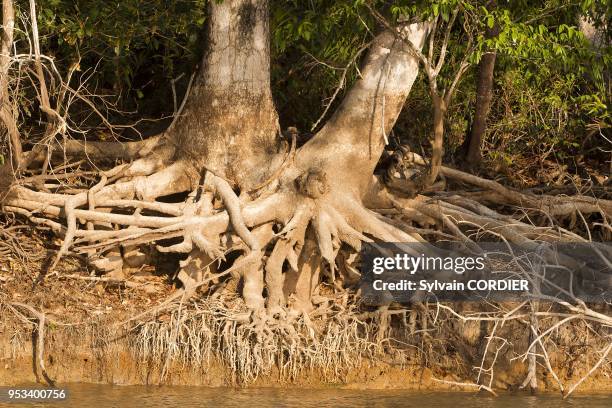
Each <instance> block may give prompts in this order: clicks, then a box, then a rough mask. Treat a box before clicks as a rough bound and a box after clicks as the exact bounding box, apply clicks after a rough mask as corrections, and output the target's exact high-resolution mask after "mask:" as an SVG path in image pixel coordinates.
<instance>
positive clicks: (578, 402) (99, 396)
mask: <svg viewBox="0 0 612 408" xmlns="http://www.w3.org/2000/svg"><path fill="white" fill-rule="evenodd" d="M65 388H66V389H67V392H68V394H67V395H68V397H67V399H66V400H65V401H62V402H45V403H41V402H32V403H27V404H24V403H16V402H14V401H13V402H0V407H2V408H4V407H7V408H10V407H15V406H28V407H71V408H72V407H87V408H96V407H104V408H106V407H116V408H162V407H163V408H172V407H179V408H189V407H240V408H255V407H313V408H325V407H351V408H353V407H418V408H438V407H449V408H460V407H476V408H478V407H482V408H485V407H486V408H489V407H490V408H522V407H534V408H557V407H559V408H563V407H589V408H600V407H601V408H604V407H605V408H609V407H612V394H589V395H580V394H578V395H576V396H574V397H572V398H570V399H569V400H567V401H563V400H562V399H561V397H560V396H559V395H555V394H541V395H537V396H530V395H525V394H514V395H510V394H507V395H501V396H499V397H492V396H490V395H485V394H474V393H467V392H450V393H449V392H416V391H381V390H365V391H353V390H343V389H325V390H320V389H317V390H309V389H282V388H275V389H272V388H263V389H262V388H257V389H233V388H205V387H144V386H112V385H85V384H74V385H68V386H65Z"/></svg>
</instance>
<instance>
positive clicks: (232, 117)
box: [166, 0, 278, 189]
mask: <svg viewBox="0 0 612 408" xmlns="http://www.w3.org/2000/svg"><path fill="white" fill-rule="evenodd" d="M209 4H210V6H209V9H210V12H209V18H208V28H207V33H206V43H207V48H206V51H205V53H204V57H203V58H202V63H201V67H200V71H199V72H198V73H197V76H196V77H195V80H194V83H193V86H192V88H191V90H190V93H189V95H188V99H187V103H186V105H185V108H184V110H183V111H182V112H181V116H180V118H179V119H178V121H177V122H176V125H175V126H173V127H172V128H171V129H169V131H168V132H167V135H166V136H167V138H168V139H170V142H171V143H172V144H174V146H175V147H176V152H175V157H174V158H175V159H179V160H183V161H185V162H186V163H188V164H189V166H188V167H189V168H190V169H191V170H192V171H193V172H195V173H196V174H197V173H199V171H200V170H201V169H202V168H206V169H207V170H209V171H211V172H213V173H214V174H216V175H217V176H220V177H222V178H224V179H227V180H229V181H230V182H231V183H232V184H233V185H234V186H237V187H240V188H243V189H244V188H247V189H248V188H249V187H252V186H253V185H255V184H257V183H258V182H260V181H261V180H262V179H264V178H265V176H266V175H267V172H268V171H269V170H270V161H269V157H270V155H273V154H274V153H276V150H277V147H278V144H277V136H278V117H277V113H276V109H275V107H274V103H273V102H272V93H271V89H270V44H269V17H268V0H227V1H223V2H217V1H211V2H209ZM196 174H193V176H195V177H197V176H196ZM196 181H197V180H196Z"/></svg>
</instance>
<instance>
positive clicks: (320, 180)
mask: <svg viewBox="0 0 612 408" xmlns="http://www.w3.org/2000/svg"><path fill="white" fill-rule="evenodd" d="M296 185H297V189H298V191H299V192H300V193H302V194H303V195H305V196H307V197H310V198H319V197H321V196H323V195H325V194H326V193H327V192H328V191H329V182H328V180H327V174H326V173H325V172H324V171H321V170H319V169H310V170H308V171H305V172H304V173H302V174H301V175H300V176H299V177H298V178H297V179H296Z"/></svg>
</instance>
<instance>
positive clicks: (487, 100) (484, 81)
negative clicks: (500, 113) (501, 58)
mask: <svg viewBox="0 0 612 408" xmlns="http://www.w3.org/2000/svg"><path fill="white" fill-rule="evenodd" d="M495 6H496V2H495V1H494V0H493V1H490V2H489V4H488V5H487V7H488V8H492V7H495ZM498 34H499V25H498V24H495V25H494V26H493V27H492V28H487V30H486V32H485V36H486V38H494V37H496V36H497V35H498ZM496 57H497V53H496V52H495V51H493V50H489V51H488V52H485V53H484V55H483V56H482V59H481V60H480V63H479V64H478V79H477V83H476V109H475V111H474V119H473V122H472V129H471V131H470V134H469V135H468V140H467V141H466V143H465V145H466V156H465V160H466V161H467V162H468V163H469V164H470V165H478V164H479V163H480V161H481V160H482V153H481V149H482V140H483V139H484V136H485V133H486V131H487V117H488V116H489V111H490V110H491V100H492V99H493V73H494V71H495V59H496Z"/></svg>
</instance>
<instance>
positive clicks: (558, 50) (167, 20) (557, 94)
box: [17, 0, 612, 162]
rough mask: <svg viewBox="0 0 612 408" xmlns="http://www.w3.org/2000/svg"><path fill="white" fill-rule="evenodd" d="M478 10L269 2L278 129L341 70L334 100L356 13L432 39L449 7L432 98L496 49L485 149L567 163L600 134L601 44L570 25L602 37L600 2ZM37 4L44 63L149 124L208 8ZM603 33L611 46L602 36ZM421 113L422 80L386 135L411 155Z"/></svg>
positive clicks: (470, 4) (100, 0)
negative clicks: (413, 27)
mask: <svg viewBox="0 0 612 408" xmlns="http://www.w3.org/2000/svg"><path fill="white" fill-rule="evenodd" d="M483 4H485V2H483V1H480V0H421V1H408V0H393V1H392V0H308V1H305V0H271V22H270V27H271V34H272V36H271V41H272V54H273V55H272V84H273V93H274V96H275V99H276V103H277V106H278V108H279V111H280V113H281V122H282V124H283V126H289V125H297V126H298V127H299V128H300V129H305V130H307V129H310V127H311V126H312V125H313V123H314V122H315V121H316V120H317V118H318V117H319V116H320V114H321V113H322V111H323V109H324V106H325V105H326V104H327V103H328V102H329V98H330V97H331V96H332V94H333V93H334V92H335V90H336V88H337V87H338V86H339V83H340V79H341V78H342V77H343V74H344V72H345V70H346V76H345V77H346V78H345V79H346V81H345V83H343V84H342V85H343V88H342V92H345V91H346V89H348V88H349V87H350V85H351V83H352V82H353V81H354V80H356V79H357V78H358V70H357V66H358V64H355V63H351V62H353V60H354V57H355V55H356V53H357V52H358V51H359V50H360V49H362V48H363V47H364V46H365V45H367V44H368V42H369V41H371V40H372V38H373V37H374V35H375V34H376V33H377V32H379V31H380V29H381V26H380V24H379V23H378V22H377V21H376V19H375V18H373V16H372V14H371V13H370V10H369V8H368V7H372V8H374V9H375V10H377V11H378V12H379V13H380V14H381V15H383V16H384V17H385V18H386V19H387V20H388V22H389V24H396V23H397V22H398V21H407V20H411V19H412V20H423V19H430V18H436V17H439V18H440V19H441V21H442V26H441V27H442V29H443V28H444V27H445V25H446V24H447V23H448V21H449V20H450V16H451V15H452V13H453V10H455V9H456V8H457V7H459V8H460V13H459V14H458V17H457V21H456V23H455V25H454V26H453V29H452V31H451V36H450V43H449V47H448V52H449V55H448V56H447V60H446V61H447V62H446V64H445V66H444V67H443V70H442V72H441V78H440V86H441V88H444V87H448V86H449V84H450V81H451V80H452V78H453V75H454V73H455V72H456V71H457V68H458V65H459V63H460V61H461V60H462V58H463V56H464V55H465V54H466V53H468V52H471V54H470V55H469V61H470V62H471V64H472V66H475V65H476V64H477V63H478V62H479V60H480V58H481V57H482V55H483V54H484V53H485V52H488V51H490V50H495V51H496V52H497V54H498V63H497V67H496V73H495V82H496V83H495V89H496V95H495V98H494V101H493V111H492V114H491V117H490V131H489V134H490V138H489V141H488V143H489V145H490V147H491V148H492V149H495V148H498V149H505V153H508V152H509V153H508V154H510V153H517V154H518V153H521V152H528V151H529V152H530V153H529V154H531V151H530V150H529V149H532V148H533V149H535V150H537V151H542V150H546V149H549V148H550V147H551V146H554V147H555V152H557V155H558V156H559V157H560V158H561V159H565V158H571V157H572V155H574V154H575V153H576V152H577V151H578V150H580V149H581V148H583V147H584V146H585V140H586V139H587V138H588V136H587V135H588V134H590V133H589V132H591V131H592V129H593V128H594V126H595V127H599V128H606V127H610V121H611V119H610V109H609V104H610V63H611V59H612V53H611V52H610V47H609V46H608V47H606V48H601V49H594V48H593V47H592V46H591V44H589V43H588V41H587V40H586V39H585V37H584V35H583V34H582V33H581V32H580V30H579V28H578V21H579V17H580V16H587V17H589V18H590V19H591V20H592V21H593V22H594V23H595V26H596V27H598V28H599V29H601V30H604V27H603V26H602V24H603V22H605V16H606V13H608V12H609V5H608V4H607V2H605V1H603V0H544V1H541V2H533V1H529V0H513V1H508V2H502V1H498V2H497V8H494V9H490V10H489V9H487V8H486V7H484V6H483ZM28 7H29V6H28V2H27V1H26V0H19V1H18V2H17V11H18V14H19V15H21V16H26V17H27V16H28V14H29V12H28ZM37 8H38V20H39V21H38V23H39V28H40V33H41V41H42V48H43V50H44V52H45V53H46V54H48V55H51V56H53V57H55V59H56V64H57V66H58V68H59V69H60V71H61V72H63V73H65V72H67V70H68V67H70V66H71V65H72V64H74V63H76V62H78V61H80V72H81V73H82V74H83V75H84V76H85V74H87V75H91V78H90V80H89V81H90V83H93V84H95V86H97V87H98V88H101V89H106V90H109V92H112V93H115V94H121V95H122V96H123V99H122V106H121V107H122V108H126V107H127V108H130V109H132V108H133V109H136V108H137V109H139V110H140V112H139V115H148V116H151V115H158V116H161V115H162V114H164V113H168V112H170V111H171V110H172V102H171V100H172V99H171V96H170V95H171V94H170V90H171V85H170V79H172V78H176V77H177V76H179V75H180V74H181V73H187V74H188V73H190V72H191V71H192V70H193V69H194V67H195V66H196V64H197V62H198V60H199V58H200V57H201V53H202V49H203V47H204V45H205V44H204V36H203V27H204V26H205V24H206V0H114V1H109V0H39V1H37ZM493 27H497V28H499V34H498V35H497V37H495V38H488V37H487V36H486V35H485V33H486V31H487V30H488V29H491V28H493ZM20 28H21V29H22V31H19V32H18V33H17V40H18V47H20V48H21V49H27V48H28V45H27V44H28V43H27V38H26V35H25V34H24V31H23V29H24V28H25V27H24V26H23V25H22V27H20ZM439 35H440V32H439ZM605 35H606V38H607V39H608V40H609V39H610V34H609V32H608V31H606V32H605ZM469 38H471V39H472V40H473V43H474V45H475V46H474V48H473V50H471V51H470V50H468V48H467V46H466V44H467V43H468V39H469ZM608 44H609V41H608ZM436 47H439V44H436ZM438 51H439V48H436V52H438ZM356 62H357V63H358V62H359V59H357V61H356ZM93 71H95V72H93ZM474 73H475V69H474V68H472V69H471V70H468V72H467V73H466V75H465V77H464V79H463V81H462V82H461V83H460V84H459V88H458V89H457V92H456V94H455V97H454V98H453V101H452V103H451V106H450V108H449V111H448V115H447V121H448V123H447V126H446V128H447V135H446V139H447V141H448V146H447V147H448V148H447V151H448V152H450V153H451V154H452V152H453V151H454V149H455V148H456V147H457V146H458V145H459V144H460V143H461V141H462V139H463V136H464V135H465V133H466V132H467V129H468V127H469V124H470V121H471V119H470V118H471V115H472V110H473V109H474V100H475V91H474V90H475V75H474ZM185 78H187V76H185ZM342 92H341V94H340V95H339V96H338V98H337V99H336V101H335V102H334V103H335V104H337V103H338V102H339V101H340V100H341V99H342V96H343V95H342ZM26 108H29V107H27V106H26ZM332 108H333V107H332ZM330 111H333V109H332V110H330ZM430 114H431V103H430V100H429V93H428V91H427V87H426V79H425V78H424V76H421V77H420V78H419V79H418V80H417V83H416V84H415V87H414V89H413V91H412V93H411V95H410V97H409V100H408V102H407V104H406V107H405V109H404V112H403V114H402V116H401V117H400V120H399V121H398V125H397V126H396V129H395V135H396V136H397V138H400V139H402V140H403V141H404V142H406V141H408V142H410V143H412V144H414V145H416V146H415V147H416V148H417V150H419V149H420V148H421V147H420V146H418V144H420V143H421V142H422V141H424V140H425V139H426V137H427V136H428V134H429V132H430V130H431V129H430V124H431V118H430ZM589 143H591V142H589ZM505 153H504V154H505ZM500 154H501V153H500ZM510 162H511V160H510Z"/></svg>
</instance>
